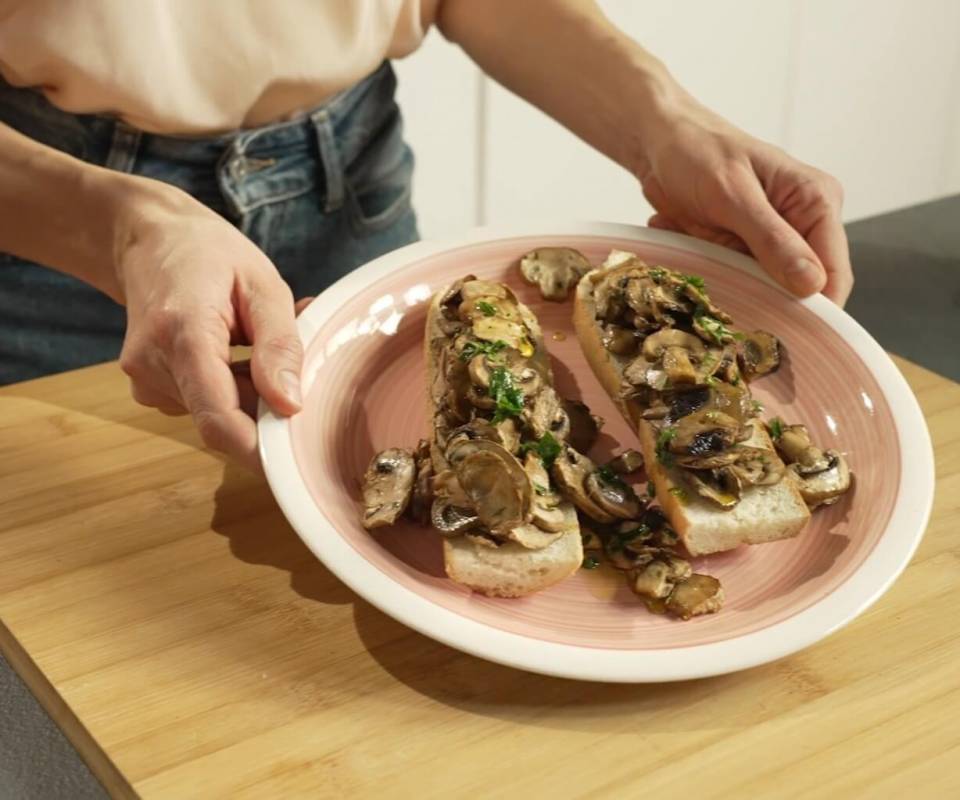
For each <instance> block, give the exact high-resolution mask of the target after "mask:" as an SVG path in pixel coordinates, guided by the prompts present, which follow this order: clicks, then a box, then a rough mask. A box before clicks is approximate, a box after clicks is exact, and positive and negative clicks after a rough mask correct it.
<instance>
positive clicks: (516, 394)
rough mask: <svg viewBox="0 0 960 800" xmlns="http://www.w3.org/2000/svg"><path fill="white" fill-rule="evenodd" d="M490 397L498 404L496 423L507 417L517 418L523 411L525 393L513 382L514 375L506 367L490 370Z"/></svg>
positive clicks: (495, 413) (495, 416) (495, 415)
mask: <svg viewBox="0 0 960 800" xmlns="http://www.w3.org/2000/svg"><path fill="white" fill-rule="evenodd" d="M490 396H491V397H492V398H493V401H494V402H495V403H496V404H497V409H496V411H495V412H494V414H493V421H494V422H503V420H505V419H506V418H507V417H516V416H519V415H520V412H521V411H523V392H521V391H520V390H519V389H518V388H517V386H516V384H515V383H514V382H513V373H512V372H510V370H508V369H507V368H506V367H494V368H493V369H492V370H490Z"/></svg>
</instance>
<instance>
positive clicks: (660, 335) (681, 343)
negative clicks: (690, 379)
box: [643, 328, 707, 361]
mask: <svg viewBox="0 0 960 800" xmlns="http://www.w3.org/2000/svg"><path fill="white" fill-rule="evenodd" d="M670 347H676V348H681V349H683V350H687V351H689V353H690V356H691V357H693V358H696V359H697V360H698V361H699V360H700V359H702V358H703V356H704V355H706V352H707V348H706V347H705V346H704V344H703V342H702V341H700V339H698V338H697V337H696V336H694V335H693V334H692V333H687V332H686V331H678V330H676V329H675V328H663V329H662V330H659V331H657V332H656V333H651V334H650V335H649V336H648V337H647V338H646V339H644V340H643V355H644V357H645V358H646V359H647V360H648V361H656V360H657V359H658V358H660V356H662V355H663V353H664V351H665V350H667V348H670Z"/></svg>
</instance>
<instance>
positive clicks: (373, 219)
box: [344, 106, 414, 235]
mask: <svg viewBox="0 0 960 800" xmlns="http://www.w3.org/2000/svg"><path fill="white" fill-rule="evenodd" d="M413 163H414V158H413V151H412V150H411V149H410V148H409V146H408V145H407V144H406V142H404V140H403V123H402V121H401V117H400V111H399V109H398V108H396V106H394V109H393V111H392V113H391V114H390V115H389V116H388V118H387V120H386V123H385V124H384V125H383V126H381V127H380V129H379V130H378V131H377V132H376V133H375V134H374V135H373V136H372V137H371V139H370V141H369V142H368V143H367V144H366V145H365V146H364V148H363V150H362V151H361V152H360V153H359V154H358V155H357V157H356V158H355V159H354V160H353V161H352V162H351V163H350V164H349V165H348V166H347V168H346V170H345V172H344V183H345V190H346V209H347V214H348V217H349V219H350V224H351V227H352V228H353V230H354V232H356V233H358V234H360V235H363V234H366V233H375V232H377V231H382V230H384V229H385V228H388V227H390V226H391V225H393V224H394V223H395V222H396V221H397V220H399V219H400V218H401V217H402V216H403V215H404V214H406V213H407V212H409V211H410V209H411V207H412V204H411V196H412V182H413Z"/></svg>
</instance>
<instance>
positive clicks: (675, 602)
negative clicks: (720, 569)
mask: <svg viewBox="0 0 960 800" xmlns="http://www.w3.org/2000/svg"><path fill="white" fill-rule="evenodd" d="M723 600H724V597H723V587H722V586H721V585H720V581H718V580H717V579H716V578H714V577H713V576H712V575H701V574H699V573H694V574H693V575H690V576H689V577H687V578H684V579H683V580H681V581H680V582H679V583H677V585H676V586H675V587H674V589H673V591H672V592H670V596H669V597H668V598H667V609H668V610H669V611H671V612H672V613H673V614H676V615H677V616H678V617H680V619H684V620H686V619H690V618H691V617H697V616H700V615H701V614H712V613H714V612H715V611H719V610H720V608H721V606H722V605H723Z"/></svg>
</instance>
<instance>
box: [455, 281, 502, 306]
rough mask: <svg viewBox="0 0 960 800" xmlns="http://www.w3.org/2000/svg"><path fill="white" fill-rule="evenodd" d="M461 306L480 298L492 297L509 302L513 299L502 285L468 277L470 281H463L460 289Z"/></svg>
mask: <svg viewBox="0 0 960 800" xmlns="http://www.w3.org/2000/svg"><path fill="white" fill-rule="evenodd" d="M460 297H461V304H462V303H463V302H465V301H468V300H473V301H474V302H476V301H477V300H479V299H480V298H481V297H494V298H497V299H498V300H501V299H503V300H510V301H512V300H513V299H515V298H514V295H513V293H512V292H511V291H510V289H508V288H507V286H506V285H505V284H503V283H496V282H495V281H484V280H477V279H476V278H474V277H473V276H470V280H464V281H463V283H462V284H461V287H460Z"/></svg>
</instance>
